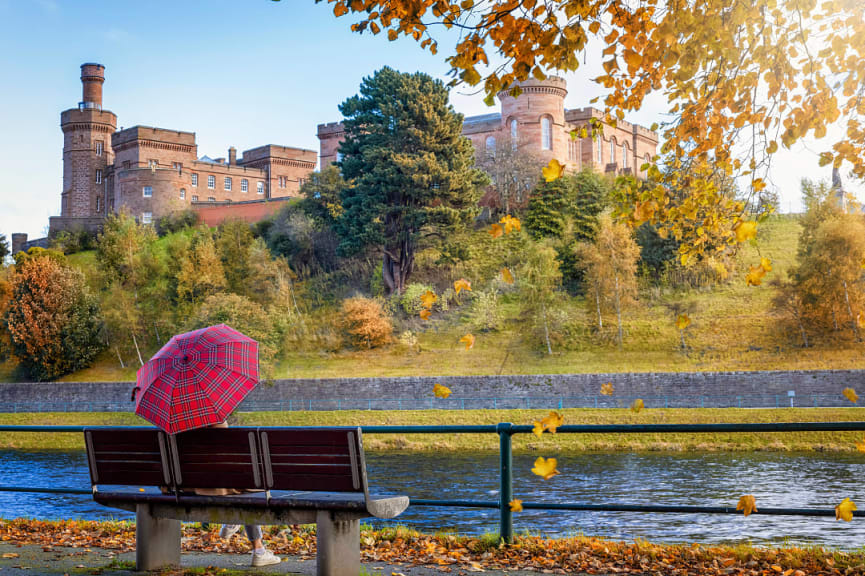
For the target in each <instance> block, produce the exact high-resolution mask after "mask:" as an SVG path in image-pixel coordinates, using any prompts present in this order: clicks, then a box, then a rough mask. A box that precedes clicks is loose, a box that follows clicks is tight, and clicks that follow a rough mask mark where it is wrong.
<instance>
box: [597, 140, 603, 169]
mask: <svg viewBox="0 0 865 576" xmlns="http://www.w3.org/2000/svg"><path fill="white" fill-rule="evenodd" d="M601 140H603V139H602V138H601V135H600V134H598V164H600V163H601V162H603V160H604V159H603V157H602V156H601V152H602V150H603V147H602V146H601Z"/></svg>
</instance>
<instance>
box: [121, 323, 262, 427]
mask: <svg viewBox="0 0 865 576" xmlns="http://www.w3.org/2000/svg"><path fill="white" fill-rule="evenodd" d="M256 384H258V342H256V341H255V340H253V339H252V338H250V337H248V336H245V335H243V334H241V333H240V332H238V331H237V330H234V329H233V328H230V327H229V326H226V325H225V324H220V325H218V326H210V327H208V328H202V329H200V330H193V331H192V332H187V333H186V334H179V335H177V336H174V337H173V338H172V339H171V340H170V341H169V342H168V344H166V345H165V346H163V347H162V349H161V350H160V351H159V352H157V353H156V354H155V355H154V356H153V358H151V359H150V361H149V362H147V364H145V365H144V366H142V367H141V368H140V369H139V370H138V378H137V384H136V386H135V389H134V390H133V398H134V399H135V413H136V414H138V415H139V416H141V417H142V418H144V419H145V420H148V421H149V422H152V423H153V424H155V425H156V426H158V427H159V428H162V429H163V430H165V431H166V432H168V433H169V434H177V433H178V432H183V431H184V430H192V429H195V428H204V427H206V426H211V425H213V424H218V423H220V422H224V421H225V419H226V418H227V417H228V415H229V414H231V412H232V411H233V410H234V409H235V408H236V407H237V405H238V404H240V402H241V401H242V400H243V399H244V398H245V397H246V395H247V394H248V393H249V392H250V391H251V390H252V389H253V388H255V385H256ZM136 392H137V394H136Z"/></svg>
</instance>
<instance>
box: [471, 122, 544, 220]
mask: <svg viewBox="0 0 865 576" xmlns="http://www.w3.org/2000/svg"><path fill="white" fill-rule="evenodd" d="M543 165H544V162H543V161H542V160H541V159H540V158H539V157H538V156H537V155H535V154H533V153H532V152H530V151H529V150H527V148H526V147H525V146H519V145H517V144H515V143H514V142H513V141H512V140H511V139H510V138H497V139H495V143H494V145H493V146H491V147H485V148H484V150H483V151H482V152H481V153H480V157H479V160H478V168H480V169H481V170H483V171H484V172H486V173H487V175H488V176H489V177H490V192H491V195H492V198H493V200H494V202H495V208H496V209H497V210H499V211H501V212H503V213H505V214H510V213H511V212H512V211H515V210H519V209H521V208H523V207H524V206H525V203H526V201H527V200H528V199H529V195H530V194H531V192H532V189H533V188H534V187H535V185H536V184H537V182H538V173H539V171H540V168H541V166H543Z"/></svg>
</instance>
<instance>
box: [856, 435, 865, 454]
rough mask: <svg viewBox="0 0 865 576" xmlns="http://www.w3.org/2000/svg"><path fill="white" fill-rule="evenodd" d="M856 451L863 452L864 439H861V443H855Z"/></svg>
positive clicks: (864, 449)
mask: <svg viewBox="0 0 865 576" xmlns="http://www.w3.org/2000/svg"><path fill="white" fill-rule="evenodd" d="M856 450H858V451H859V452H865V438H862V441H861V442H856Z"/></svg>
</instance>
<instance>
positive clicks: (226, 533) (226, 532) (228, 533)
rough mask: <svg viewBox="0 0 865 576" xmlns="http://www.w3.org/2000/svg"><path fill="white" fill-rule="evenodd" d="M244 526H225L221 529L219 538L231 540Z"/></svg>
mask: <svg viewBox="0 0 865 576" xmlns="http://www.w3.org/2000/svg"><path fill="white" fill-rule="evenodd" d="M241 528H242V526H241V525H240V524H223V525H222V528H220V529H219V537H220V538H226V539H228V538H231V537H232V536H234V535H235V534H237V533H238V531H240V529H241Z"/></svg>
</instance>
